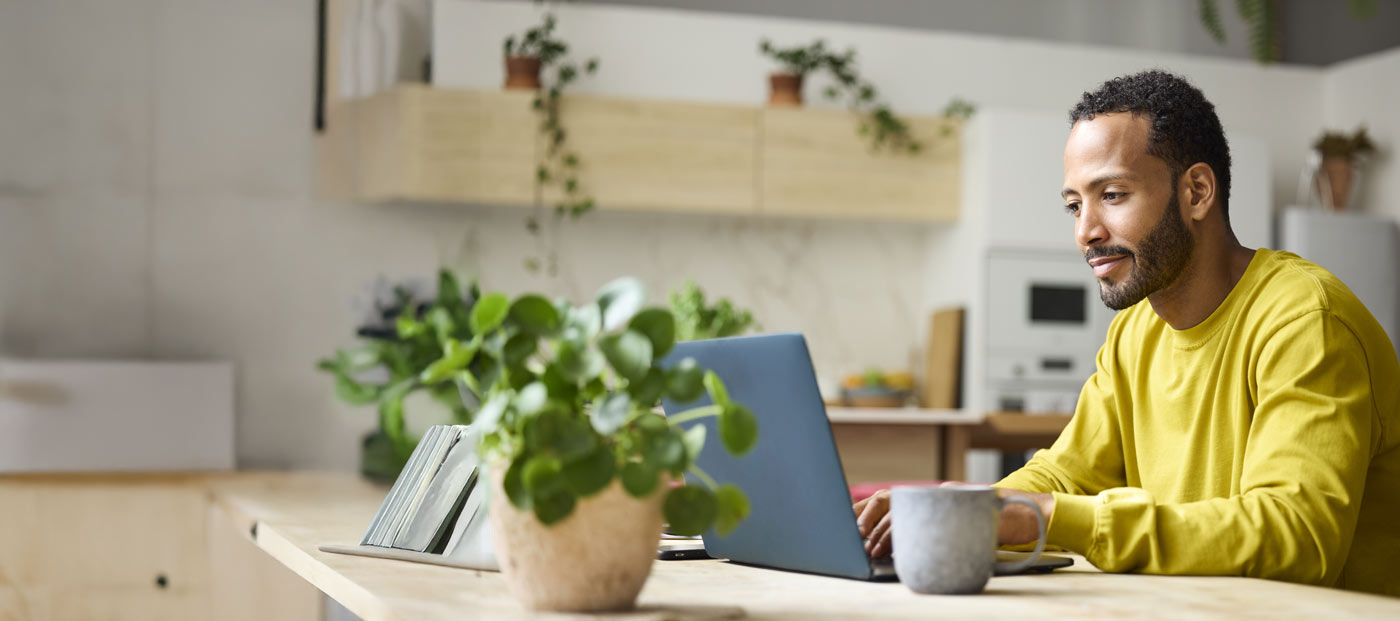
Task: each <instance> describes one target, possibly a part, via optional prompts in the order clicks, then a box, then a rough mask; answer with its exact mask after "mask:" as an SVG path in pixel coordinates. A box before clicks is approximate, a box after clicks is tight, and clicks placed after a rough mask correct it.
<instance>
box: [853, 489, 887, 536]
mask: <svg viewBox="0 0 1400 621" xmlns="http://www.w3.org/2000/svg"><path fill="white" fill-rule="evenodd" d="M882 491H883V490H882ZM866 500H868V501H869V502H868V503H866V505H865V509H864V510H862V511H861V512H860V515H859V516H858V517H856V528H857V529H859V530H860V536H861V537H869V536H870V532H871V529H873V528H875V524H876V523H877V522H879V521H880V518H882V517H884V516H885V514H886V513H889V511H890V508H889V507H890V500H889V494H882V493H880V492H876V493H875V495H874V496H871V497H870V498H867V499H866Z"/></svg>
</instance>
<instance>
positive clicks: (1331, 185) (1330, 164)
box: [1322, 155, 1352, 211]
mask: <svg viewBox="0 0 1400 621" xmlns="http://www.w3.org/2000/svg"><path fill="white" fill-rule="evenodd" d="M1322 172H1323V173H1324V174H1326V175H1327V186H1328V189H1329V190H1330V194H1331V195H1330V196H1323V202H1324V203H1326V202H1327V199H1329V198H1330V199H1331V201H1332V202H1331V204H1330V205H1329V207H1331V208H1332V210H1333V211H1345V210H1346V208H1347V199H1348V198H1349V196H1348V195H1349V194H1351V178H1352V163H1351V160H1349V159H1347V158H1345V157H1341V156H1339V155H1329V156H1327V157H1324V158H1322Z"/></svg>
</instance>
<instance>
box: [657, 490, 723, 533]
mask: <svg viewBox="0 0 1400 621" xmlns="http://www.w3.org/2000/svg"><path fill="white" fill-rule="evenodd" d="M662 512H663V513H665V514H666V521H667V522H669V523H670V530H671V532H673V533H675V534H677V535H690V536H694V535H699V534H701V533H703V532H705V531H706V530H707V529H708V528H710V525H711V524H714V523H715V517H716V516H717V515H718V514H719V504H718V502H716V500H715V495H714V494H712V493H710V490H707V489H705V488H703V487H700V486H698V485H682V486H680V487H677V488H675V489H673V490H671V493H670V494H667V495H666V502H665V504H663V505H662Z"/></svg>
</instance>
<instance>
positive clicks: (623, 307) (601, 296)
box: [598, 276, 646, 332]
mask: <svg viewBox="0 0 1400 621" xmlns="http://www.w3.org/2000/svg"><path fill="white" fill-rule="evenodd" d="M645 302H646V288H645V287H643V286H642V281H640V280H637V279H636V278H632V277H631V276H624V277H622V278H619V279H617V280H614V281H612V282H610V283H608V284H606V285H603V288H602V289H599V290H598V308H599V310H601V311H602V312H603V329H604V330H607V331H609V332H611V331H613V330H616V329H618V328H620V327H622V326H624V325H627V322H628V321H630V320H631V319H632V316H633V315H635V314H637V311H638V310H641V308H642V304H643V303H645Z"/></svg>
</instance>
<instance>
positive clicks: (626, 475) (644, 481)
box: [622, 461, 657, 498]
mask: <svg viewBox="0 0 1400 621" xmlns="http://www.w3.org/2000/svg"><path fill="white" fill-rule="evenodd" d="M656 475H657V471H656V469H655V468H652V467H651V466H648V465H647V464H645V463H642V462H637V461H634V462H628V464H627V465H625V466H623V467H622V489H625V490H627V493H628V494H631V495H632V496H633V497H634V498H646V497H647V496H648V495H650V494H651V492H652V490H655V489H656V482H657V478H656Z"/></svg>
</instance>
